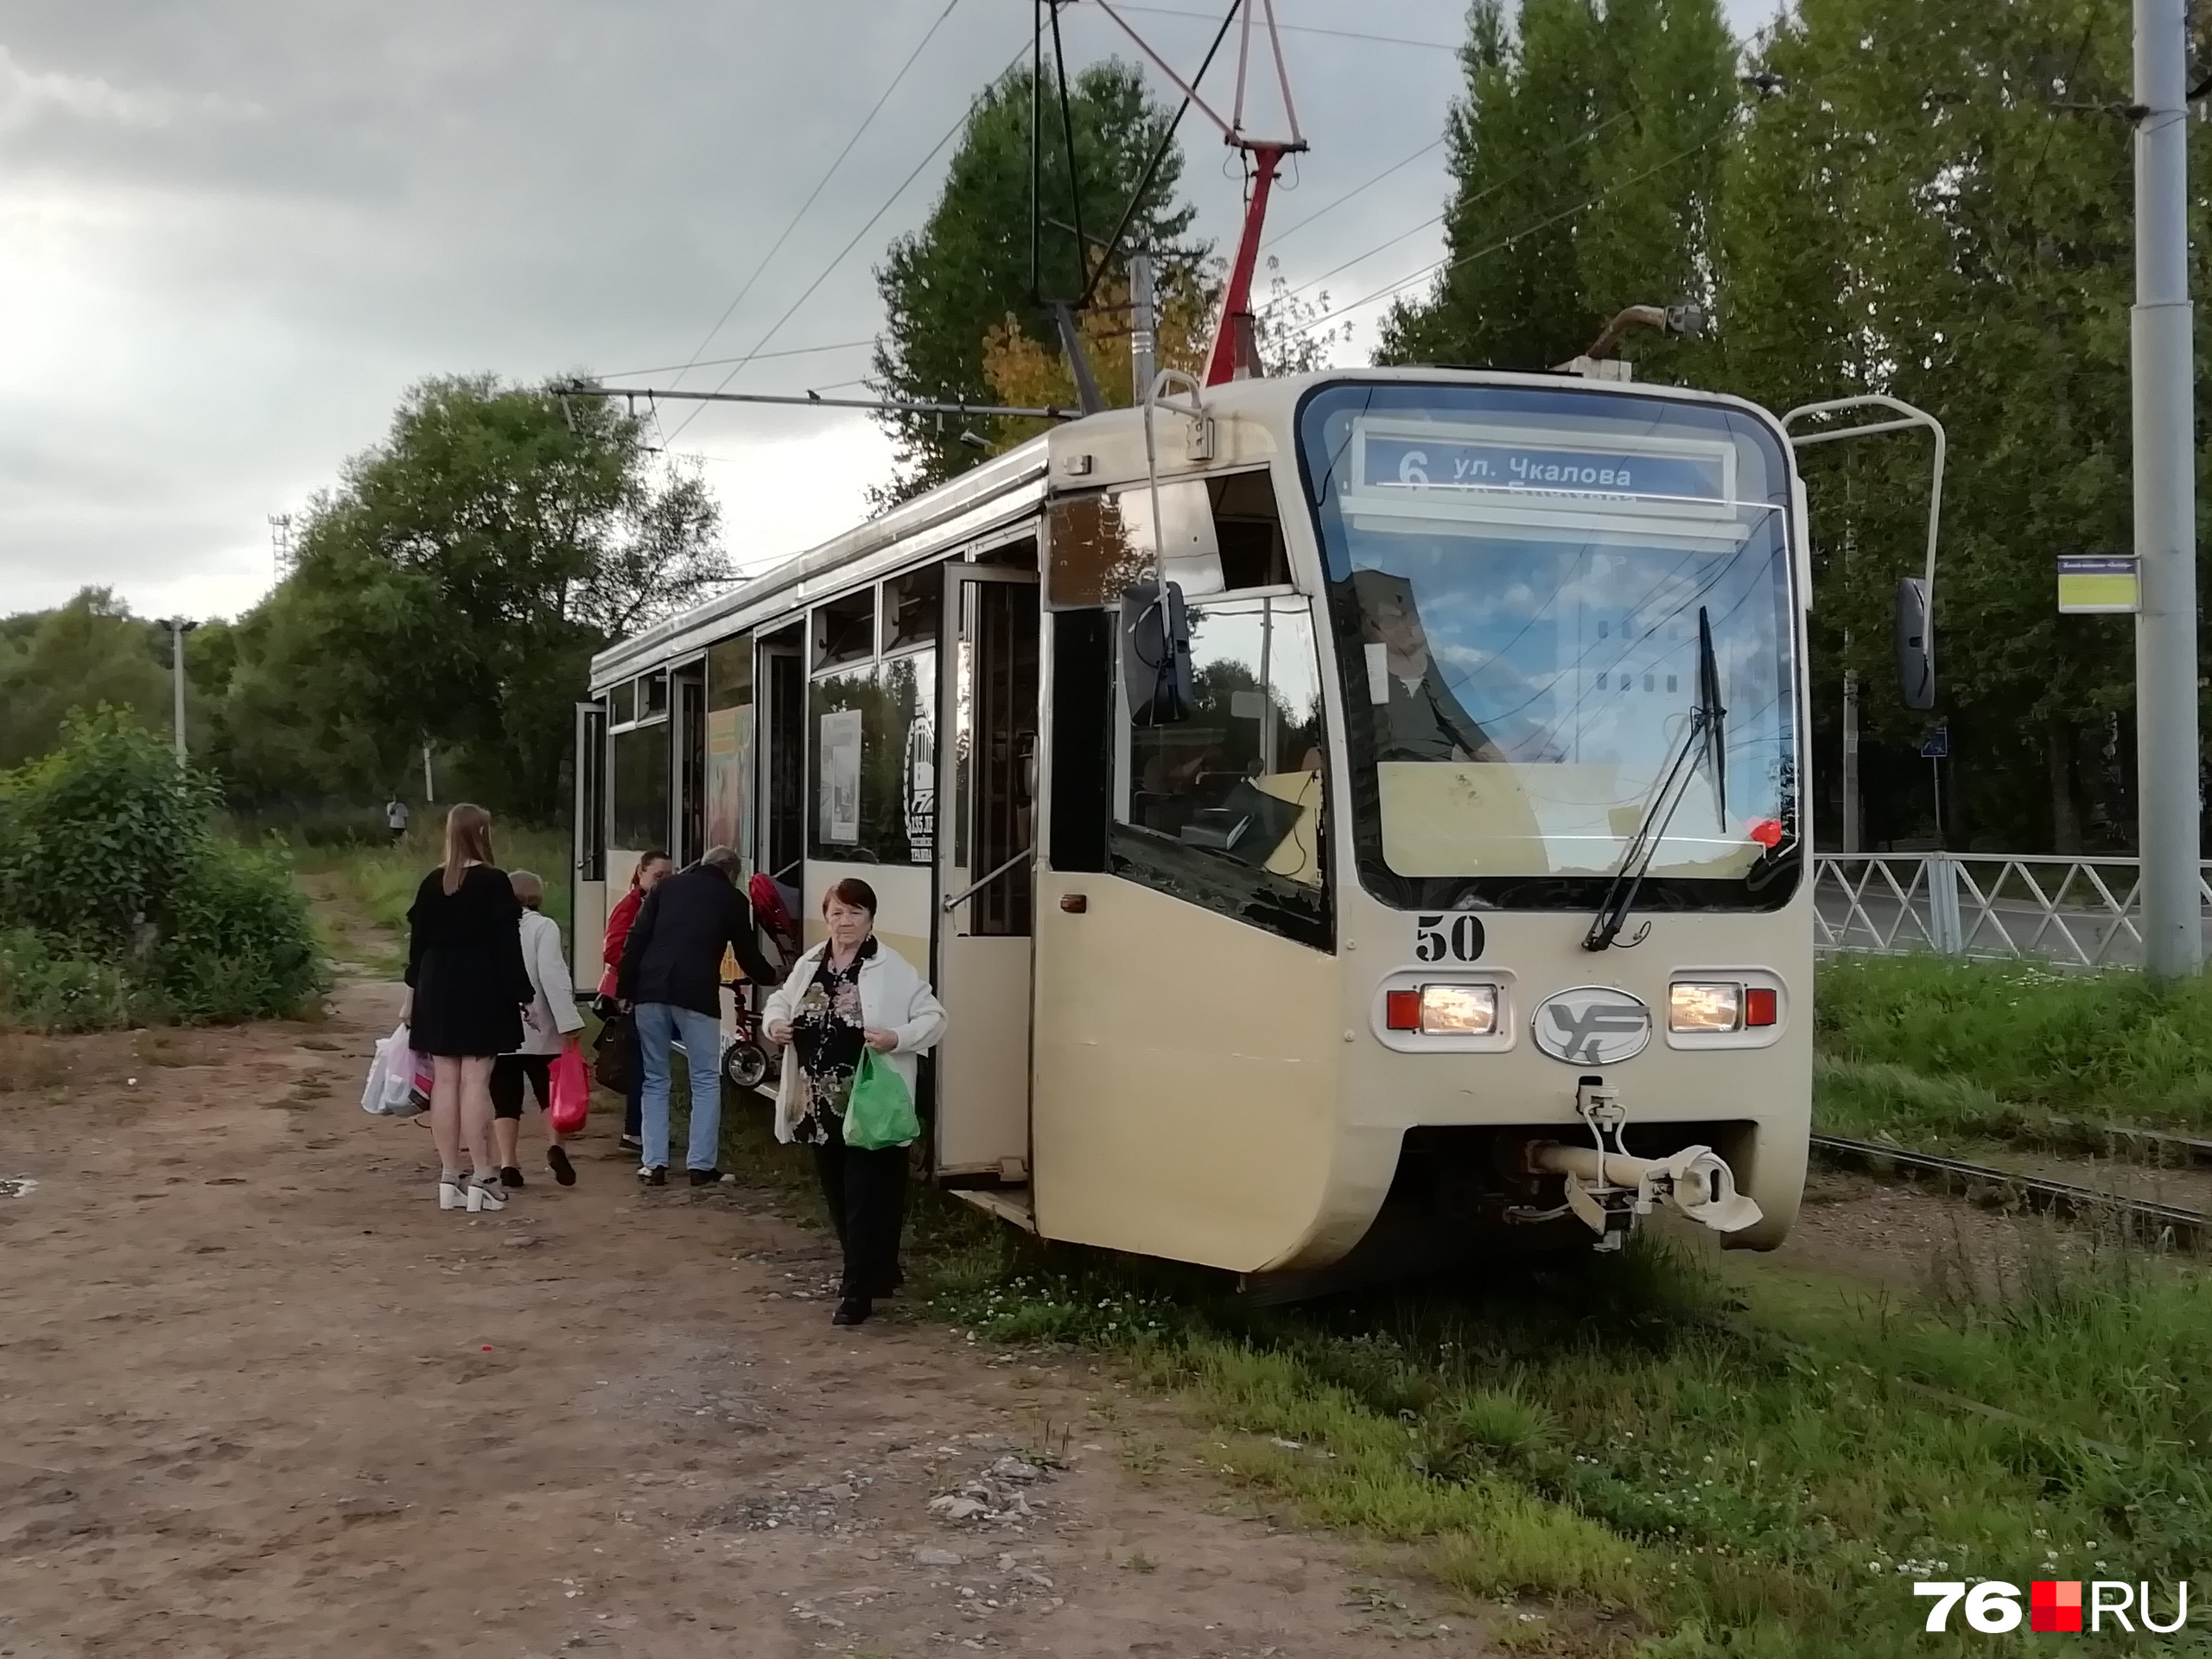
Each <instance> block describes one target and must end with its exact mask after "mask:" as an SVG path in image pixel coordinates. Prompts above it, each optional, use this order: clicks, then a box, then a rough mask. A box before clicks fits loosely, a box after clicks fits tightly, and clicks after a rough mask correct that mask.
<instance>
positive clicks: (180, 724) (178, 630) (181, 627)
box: [163, 616, 200, 766]
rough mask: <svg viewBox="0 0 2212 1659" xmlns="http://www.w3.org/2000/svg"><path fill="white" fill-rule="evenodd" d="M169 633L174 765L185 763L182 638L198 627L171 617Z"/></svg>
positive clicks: (176, 617)
mask: <svg viewBox="0 0 2212 1659" xmlns="http://www.w3.org/2000/svg"><path fill="white" fill-rule="evenodd" d="M163 626H166V627H167V628H168V631H169V678H170V683H171V685H172V688H173V689H174V690H175V696H176V703H175V734H176V739H175V741H176V763H177V765H178V766H182V765H183V764H184V762H185V744H184V636H185V635H186V634H188V633H190V632H192V631H193V630H194V628H196V627H198V626H200V625H199V624H198V623H197V622H188V621H187V620H185V619H184V618H182V617H181V616H173V617H171V618H169V620H168V622H167V623H166V624H164V625H163Z"/></svg>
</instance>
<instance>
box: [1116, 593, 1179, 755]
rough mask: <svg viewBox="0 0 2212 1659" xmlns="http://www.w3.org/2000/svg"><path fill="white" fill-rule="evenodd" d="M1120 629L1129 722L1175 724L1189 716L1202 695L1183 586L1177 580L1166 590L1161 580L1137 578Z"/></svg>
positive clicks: (1125, 604) (1147, 724)
mask: <svg viewBox="0 0 2212 1659" xmlns="http://www.w3.org/2000/svg"><path fill="white" fill-rule="evenodd" d="M1121 634H1122V685H1123V687H1124V688H1126V690H1128V698H1129V721H1130V723H1131V724H1133V725H1137V726H1173V725H1175V724H1177V723H1178V722H1179V721H1185V720H1188V719H1189V718H1190V717H1191V710H1192V707H1193V706H1194V704H1195V702H1196V700H1197V699H1196V695H1195V693H1194V691H1193V690H1192V681H1191V622H1190V617H1189V615H1188V613H1185V610H1184V608H1183V590H1182V589H1181V588H1179V587H1178V586H1176V584H1175V583H1173V582H1169V583H1167V584H1166V591H1165V593H1164V594H1163V593H1162V591H1161V588H1160V584H1159V583H1157V582H1139V583H1137V585H1136V586H1135V587H1134V588H1131V589H1130V590H1129V592H1128V594H1127V595H1126V596H1125V597H1124V598H1123V599H1122V623H1121Z"/></svg>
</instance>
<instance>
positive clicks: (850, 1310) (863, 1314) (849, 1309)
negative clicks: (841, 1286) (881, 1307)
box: [829, 1296, 875, 1325]
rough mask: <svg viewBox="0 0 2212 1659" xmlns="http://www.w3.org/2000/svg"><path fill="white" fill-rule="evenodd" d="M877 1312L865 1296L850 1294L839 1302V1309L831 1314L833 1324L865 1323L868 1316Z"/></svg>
mask: <svg viewBox="0 0 2212 1659" xmlns="http://www.w3.org/2000/svg"><path fill="white" fill-rule="evenodd" d="M874 1312H875V1309H874V1306H871V1305H870V1303H869V1301H868V1298H867V1297H865V1296H848V1297H846V1298H845V1300H843V1301H842V1302H840V1303H838V1304H837V1311H836V1313H832V1314H831V1315H830V1316H829V1323H830V1324H832V1325H864V1324H866V1323H867V1321H868V1315H869V1314H871V1313H874Z"/></svg>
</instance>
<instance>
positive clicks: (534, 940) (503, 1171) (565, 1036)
mask: <svg viewBox="0 0 2212 1659" xmlns="http://www.w3.org/2000/svg"><path fill="white" fill-rule="evenodd" d="M507 884H508V885H509V886H510V887H512V888H513V889H514V890H515V898H516V899H517V900H518V902H519V903H520V904H521V906H522V961H523V966H524V969H526V970H527V971H528V972H529V974H530V982H531V987H532V988H534V989H535V990H536V992H537V995H536V997H535V998H534V999H533V1000H532V1001H531V1014H533V1015H534V1016H535V1018H534V1019H532V1020H530V1021H529V1022H528V1023H529V1026H530V1029H529V1030H528V1031H526V1032H525V1033H523V1039H522V1047H521V1048H520V1049H519V1050H518V1051H517V1052H514V1053H512V1054H502V1055H500V1056H499V1058H498V1059H496V1060H494V1061H493V1063H492V1135H493V1139H494V1140H496V1141H498V1142H499V1184H500V1185H502V1186H507V1187H517V1186H520V1185H522V1184H523V1180H522V1166H521V1165H520V1164H519V1163H518V1161H517V1158H518V1147H519V1146H520V1144H521V1141H522V1090H523V1084H524V1083H527V1084H529V1085H530V1089H531V1093H532V1094H534V1095H536V1096H537V1109H538V1110H539V1111H541V1112H543V1111H548V1110H550V1109H551V1107H552V1104H553V1087H552V1074H553V1059H554V1057H555V1056H556V1055H557V1054H558V1053H560V1052H561V1050H562V1049H563V1046H566V1045H567V1043H568V1040H569V1036H570V1034H571V1033H575V1032H579V1031H582V1029H583V1028H584V1017H583V1015H582V1014H579V1013H578V1012H577V1011H576V997H575V988H574V987H573V986H572V985H571V984H570V982H569V959H568V956H567V953H566V952H564V951H563V950H562V949H561V925H560V923H558V922H556V921H555V920H554V919H553V918H551V917H550V916H548V915H546V914H545V913H544V912H543V910H541V909H540V908H539V906H542V905H543V904H544V902H545V883H544V882H543V881H542V880H539V879H538V878H537V876H536V875H534V874H531V872H530V871H528V870H517V871H515V872H514V873H513V874H512V875H510V876H508V878H507ZM545 1134H546V1138H547V1140H548V1141H550V1145H548V1146H547V1147H546V1148H545V1165H546V1167H547V1168H549V1169H550V1170H551V1171H552V1172H553V1179H555V1180H556V1181H558V1182H560V1184H561V1185H563V1186H574V1185H575V1184H576V1166H575V1165H574V1164H572V1163H570V1162H569V1154H568V1151H567V1149H566V1148H565V1147H563V1144H562V1142H563V1141H564V1140H565V1139H566V1137H565V1136H564V1135H562V1134H561V1132H560V1131H559V1130H557V1129H556V1128H553V1126H552V1124H551V1122H550V1121H549V1122H547V1124H546V1128H545Z"/></svg>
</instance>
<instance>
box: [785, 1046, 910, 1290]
mask: <svg viewBox="0 0 2212 1659" xmlns="http://www.w3.org/2000/svg"><path fill="white" fill-rule="evenodd" d="M788 1063H789V1062H788V1061H787V1062H786V1064H788ZM830 1124H831V1133H832V1134H833V1135H838V1136H839V1137H840V1138H839V1139H837V1140H834V1141H824V1142H823V1143H822V1144H821V1145H819V1146H817V1147H815V1149H814V1168H815V1173H817V1174H818V1175H819V1176H821V1178H822V1196H823V1198H826V1199H828V1200H829V1219H830V1221H831V1222H832V1223H833V1224H835V1225H836V1229H837V1243H839V1244H841V1245H842V1246H843V1247H844V1250H845V1276H844V1279H843V1281H842V1285H841V1287H840V1288H839V1293H838V1294H840V1295H842V1296H847V1297H852V1296H868V1297H873V1296H888V1295H889V1294H891V1293H892V1291H893V1288H894V1287H896V1284H897V1282H898V1278H899V1227H900V1226H901V1224H903V1223H904V1221H905V1219H906V1147H879V1148H877V1149H876V1150H874V1151H864V1150H862V1149H861V1147H849V1146H847V1145H846V1144H845V1143H844V1141H843V1139H842V1135H843V1133H844V1124H843V1122H842V1120H841V1119H837V1118H834V1117H833V1118H831V1119H830Z"/></svg>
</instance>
